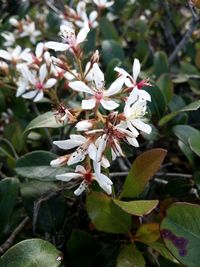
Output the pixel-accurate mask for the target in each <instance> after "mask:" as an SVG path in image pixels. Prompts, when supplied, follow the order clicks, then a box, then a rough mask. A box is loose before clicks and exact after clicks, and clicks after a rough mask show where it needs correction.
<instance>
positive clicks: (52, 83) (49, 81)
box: [44, 78, 57, 88]
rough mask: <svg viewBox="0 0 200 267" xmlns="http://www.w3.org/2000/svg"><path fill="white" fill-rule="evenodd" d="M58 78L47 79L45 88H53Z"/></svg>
mask: <svg viewBox="0 0 200 267" xmlns="http://www.w3.org/2000/svg"><path fill="white" fill-rule="evenodd" d="M56 82H57V80H56V79H54V78H51V79H49V80H47V81H46V83H45V84H44V88H51V87H53V86H54V85H55V84H56Z"/></svg>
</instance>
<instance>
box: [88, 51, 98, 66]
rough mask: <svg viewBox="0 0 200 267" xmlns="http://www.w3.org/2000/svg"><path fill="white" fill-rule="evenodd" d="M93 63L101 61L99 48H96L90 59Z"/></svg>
mask: <svg viewBox="0 0 200 267" xmlns="http://www.w3.org/2000/svg"><path fill="white" fill-rule="evenodd" d="M90 62H91V65H93V64H94V63H98V62H99V50H96V51H95V52H94V53H93V55H92V56H91V59H90Z"/></svg>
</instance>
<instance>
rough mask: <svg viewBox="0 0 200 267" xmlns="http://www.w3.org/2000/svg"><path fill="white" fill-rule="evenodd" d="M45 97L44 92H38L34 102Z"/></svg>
mask: <svg viewBox="0 0 200 267" xmlns="http://www.w3.org/2000/svg"><path fill="white" fill-rule="evenodd" d="M43 97H44V92H43V91H42V90H40V91H38V93H37V95H36V97H35V98H34V100H33V101H34V102H38V101H40V100H41V99H42V98H43Z"/></svg>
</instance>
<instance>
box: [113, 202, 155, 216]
mask: <svg viewBox="0 0 200 267" xmlns="http://www.w3.org/2000/svg"><path fill="white" fill-rule="evenodd" d="M114 202H115V204H116V205H117V206H119V207H120V208H121V209H122V210H124V211H125V212H127V213H130V214H132V215H135V216H143V215H146V214H148V213H150V212H151V211H152V210H153V209H155V207H156V206H157V205H158V203H159V201H158V200H133V201H128V202H125V201H120V200H117V199H114Z"/></svg>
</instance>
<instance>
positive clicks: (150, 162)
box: [120, 148, 167, 198]
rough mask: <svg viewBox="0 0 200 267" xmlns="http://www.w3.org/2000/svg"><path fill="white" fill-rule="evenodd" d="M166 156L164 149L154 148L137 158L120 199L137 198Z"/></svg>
mask: <svg viewBox="0 0 200 267" xmlns="http://www.w3.org/2000/svg"><path fill="white" fill-rule="evenodd" d="M166 154H167V151H166V150H165V149H161V148H155V149H151V150H149V151H147V152H145V153H143V154H141V155H140V156H138V157H137V158H136V160H135V161H134V162H133V165H132V167H131V170H130V172H129V174H128V176H127V177H126V180H125V183H124V186H123V191H122V193H121V195H120V197H121V198H122V197H130V198H133V197H138V196H139V195H140V194H141V193H142V192H143V190H144V188H145V186H146V184H147V182H148V181H149V180H150V178H151V177H152V176H153V175H154V174H155V173H156V172H157V171H158V169H159V168H160V166H161V164H162V162H163V160H164V158H165V156H166Z"/></svg>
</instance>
